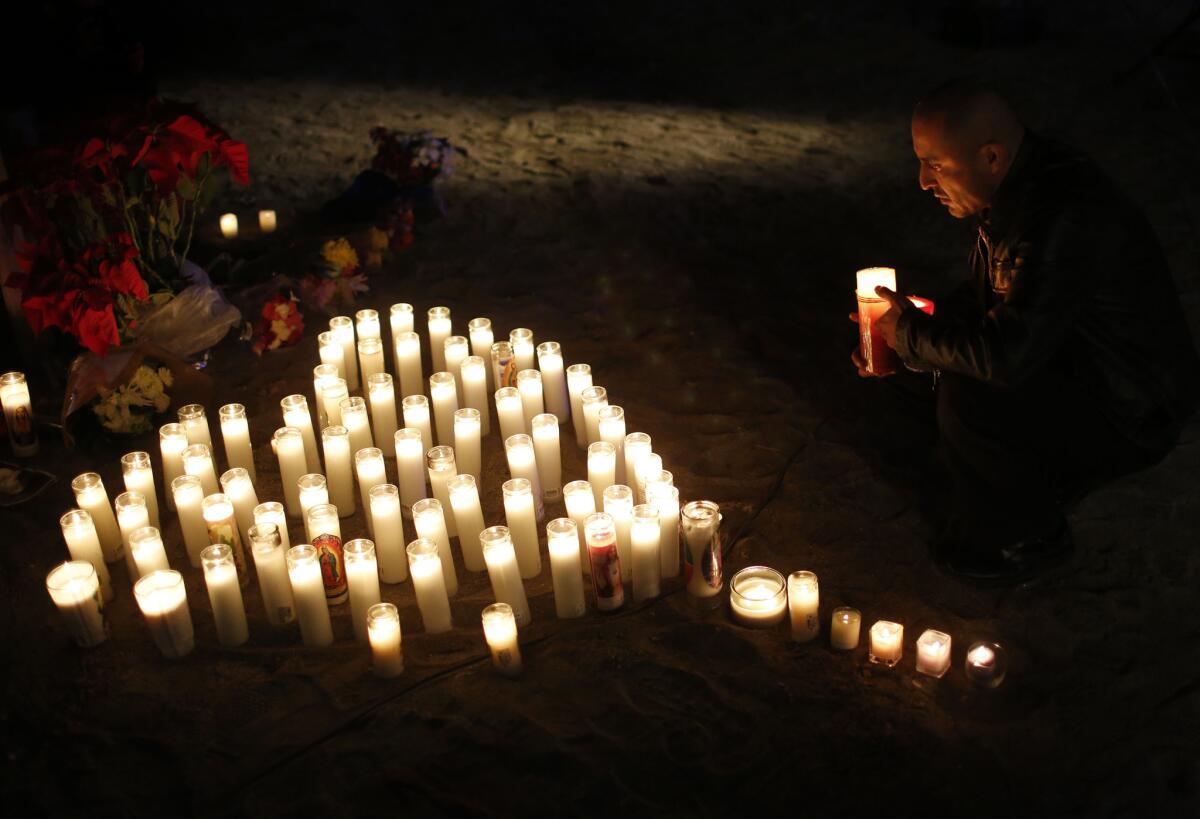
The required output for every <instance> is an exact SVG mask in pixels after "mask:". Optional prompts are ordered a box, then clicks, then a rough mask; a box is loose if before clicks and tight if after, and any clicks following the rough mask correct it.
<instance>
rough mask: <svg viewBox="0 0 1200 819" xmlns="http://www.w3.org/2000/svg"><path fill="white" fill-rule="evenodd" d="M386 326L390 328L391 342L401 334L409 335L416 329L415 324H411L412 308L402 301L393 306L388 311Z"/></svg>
mask: <svg viewBox="0 0 1200 819" xmlns="http://www.w3.org/2000/svg"><path fill="white" fill-rule="evenodd" d="M388 324H389V325H391V328H392V341H393V342H394V341H395V340H396V336H398V335H400V334H401V333H411V332H412V331H413V330H414V329H416V324H415V323H414V322H413V306H412V305H411V304H408V303H407V302H403V301H399V302H396V303H395V304H393V305H392V306H391V307H390V308H389V309H388Z"/></svg>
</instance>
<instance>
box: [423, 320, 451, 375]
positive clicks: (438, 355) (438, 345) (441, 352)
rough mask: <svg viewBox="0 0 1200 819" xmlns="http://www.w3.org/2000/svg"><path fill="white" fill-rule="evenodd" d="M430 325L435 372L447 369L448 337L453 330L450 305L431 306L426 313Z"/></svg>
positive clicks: (430, 349) (430, 343) (431, 357)
mask: <svg viewBox="0 0 1200 819" xmlns="http://www.w3.org/2000/svg"><path fill="white" fill-rule="evenodd" d="M425 318H426V321H427V322H428V327H429V357H430V360H431V361H432V363H433V371H434V372H442V371H443V370H445V369H446V339H448V338H449V337H450V335H451V333H452V332H453V331H452V330H451V326H450V308H449V307H430V308H429V310H427V311H426V313H425Z"/></svg>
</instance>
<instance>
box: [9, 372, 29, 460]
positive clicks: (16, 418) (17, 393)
mask: <svg viewBox="0 0 1200 819" xmlns="http://www.w3.org/2000/svg"><path fill="white" fill-rule="evenodd" d="M0 407H3V409H4V426H5V429H7V430H8V442H9V443H10V444H11V445H12V450H13V455H16V456H17V457H18V458H28V457H29V456H31V455H36V454H37V451H38V438H37V429H36V428H35V427H34V425H33V402H32V401H31V400H30V398H29V384H28V383H27V382H26V381H25V373H22V372H17V371H15V370H14V371H12V372H7V373H4V375H0Z"/></svg>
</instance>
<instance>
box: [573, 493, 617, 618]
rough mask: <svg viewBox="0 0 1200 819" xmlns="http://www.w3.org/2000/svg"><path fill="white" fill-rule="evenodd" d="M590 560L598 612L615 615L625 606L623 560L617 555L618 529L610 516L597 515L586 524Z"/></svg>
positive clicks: (584, 528)
mask: <svg viewBox="0 0 1200 819" xmlns="http://www.w3.org/2000/svg"><path fill="white" fill-rule="evenodd" d="M583 531H584V538H585V539H586V540H587V548H588V560H589V561H590V562H591V564H592V592H593V594H594V595H595V597H596V609H597V610H598V611H615V610H616V609H619V608H621V606H623V605H624V604H625V587H624V586H623V585H622V584H621V558H620V556H619V555H618V554H617V528H616V526H614V525H613V519H612V516H611V515H606V514H604V513H603V512H597V513H595V514H592V515H588V517H587V520H585V521H584V522H583Z"/></svg>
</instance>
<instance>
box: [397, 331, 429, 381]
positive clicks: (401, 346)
mask: <svg viewBox="0 0 1200 819" xmlns="http://www.w3.org/2000/svg"><path fill="white" fill-rule="evenodd" d="M395 345H396V374H397V375H398V376H399V377H400V394H401V395H418V394H420V393H422V392H424V391H425V370H424V368H422V367H421V337H420V336H419V335H417V334H416V333H401V334H400V335H398V336H396V342H395Z"/></svg>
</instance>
